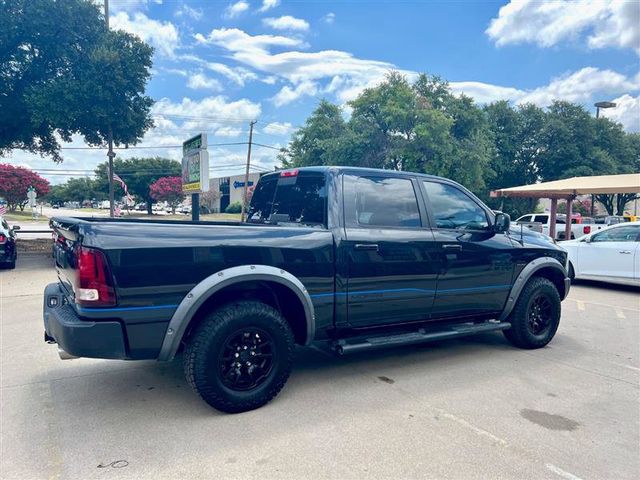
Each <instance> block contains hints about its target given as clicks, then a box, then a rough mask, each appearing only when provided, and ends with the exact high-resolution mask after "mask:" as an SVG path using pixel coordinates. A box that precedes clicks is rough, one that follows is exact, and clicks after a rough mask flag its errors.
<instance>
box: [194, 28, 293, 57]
mask: <svg viewBox="0 0 640 480" xmlns="http://www.w3.org/2000/svg"><path fill="white" fill-rule="evenodd" d="M194 38H195V39H196V41H198V42H199V43H205V44H206V43H209V44H214V45H219V46H221V47H223V48H225V49H227V50H230V51H232V52H242V53H245V54H249V55H250V54H252V53H257V54H268V49H269V47H302V46H304V42H303V41H302V40H298V39H296V38H289V37H283V36H280V35H249V34H247V33H245V32H243V31H242V30H239V29H237V28H220V29H214V30H212V31H211V33H209V35H208V36H206V37H205V36H204V35H202V34H201V33H196V34H195V35H194Z"/></svg>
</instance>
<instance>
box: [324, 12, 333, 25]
mask: <svg viewBox="0 0 640 480" xmlns="http://www.w3.org/2000/svg"><path fill="white" fill-rule="evenodd" d="M322 21H323V22H324V23H328V24H329V25H331V24H332V23H333V22H335V21H336V14H335V13H333V12H329V13H327V14H326V15H325V16H324V17H322Z"/></svg>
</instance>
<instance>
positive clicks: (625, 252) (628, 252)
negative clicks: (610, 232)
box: [620, 250, 631, 255]
mask: <svg viewBox="0 0 640 480" xmlns="http://www.w3.org/2000/svg"><path fill="white" fill-rule="evenodd" d="M620 253H624V254H625V255H631V252H630V251H629V250H620Z"/></svg>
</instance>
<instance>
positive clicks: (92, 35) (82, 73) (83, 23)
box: [0, 0, 152, 161]
mask: <svg viewBox="0 0 640 480" xmlns="http://www.w3.org/2000/svg"><path fill="white" fill-rule="evenodd" d="M151 54H152V49H151V47H149V46H148V45H146V44H145V43H144V42H142V41H141V40H140V39H139V38H137V37H135V36H133V35H130V34H127V33H125V32H122V31H118V32H113V31H107V30H106V28H105V24H104V17H103V16H102V14H101V13H100V10H99V8H98V6H97V5H96V4H95V2H91V1H89V0H64V1H56V0H37V1H34V0H0V155H2V154H4V153H7V152H9V151H11V150H12V149H25V150H28V151H31V152H33V153H39V154H41V155H51V156H52V157H53V159H54V160H55V161H61V160H62V158H61V157H60V145H59V143H58V139H57V137H58V136H59V137H60V138H61V139H62V140H63V141H70V140H71V136H72V135H73V134H75V133H79V134H82V135H83V136H84V137H85V139H86V141H87V142H88V143H90V144H93V145H97V144H103V143H104V142H105V141H106V138H107V136H108V132H109V129H110V128H111V130H112V131H113V137H114V141H115V143H116V144H134V143H136V142H137V141H139V140H140V139H141V138H142V135H143V134H144V132H145V131H146V130H147V129H148V128H149V127H150V126H151V125H152V123H151V119H150V115H149V113H150V106H151V104H152V100H151V99H150V98H149V97H147V96H145V95H144V90H145V85H146V82H147V80H148V78H149V76H150V68H151ZM113 119H117V120H115V121H114V120H113Z"/></svg>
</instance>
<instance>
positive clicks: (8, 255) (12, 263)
mask: <svg viewBox="0 0 640 480" xmlns="http://www.w3.org/2000/svg"><path fill="white" fill-rule="evenodd" d="M17 230H20V227H18V226H15V227H10V226H9V224H8V223H7V221H6V220H5V219H4V218H0V266H2V267H8V268H15V267H16V257H17V256H18V252H17V251H16V234H15V232H16V231H17Z"/></svg>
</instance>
